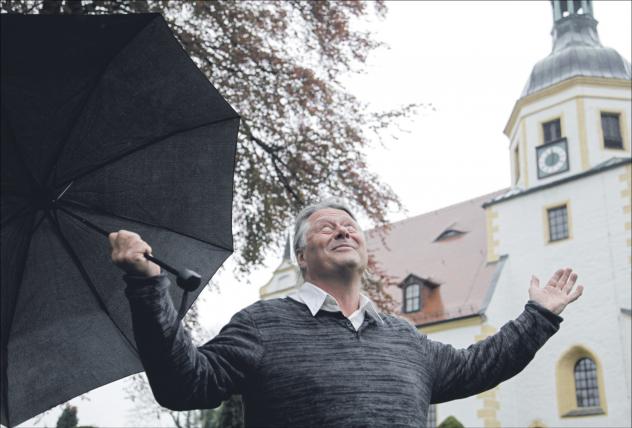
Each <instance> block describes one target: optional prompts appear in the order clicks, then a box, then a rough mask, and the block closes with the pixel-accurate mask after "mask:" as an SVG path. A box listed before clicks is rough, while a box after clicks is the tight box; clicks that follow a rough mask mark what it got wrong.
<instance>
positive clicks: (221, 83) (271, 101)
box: [1, 0, 421, 426]
mask: <svg viewBox="0 0 632 428" xmlns="http://www.w3.org/2000/svg"><path fill="white" fill-rule="evenodd" d="M1 9H2V12H4V13H7V12H8V13H42V14H60V13H70V14H105V13H139V12H158V13H161V14H162V15H163V16H164V17H165V19H166V21H167V22H168V24H169V26H170V27H171V29H172V30H173V32H174V34H175V36H176V38H177V39H178V40H179V42H180V43H181V44H182V46H183V47H184V49H185V50H186V51H187V53H188V54H189V55H190V56H191V58H192V59H193V60H194V61H195V63H196V64H197V65H198V66H199V67H200V69H201V70H202V71H203V72H204V73H205V74H206V76H207V77H208V78H209V80H210V81H211V82H213V84H214V85H215V87H216V88H218V90H219V91H220V92H221V93H222V95H223V96H224V97H225V98H226V99H227V100H228V101H229V103H230V104H231V105H232V106H233V107H234V108H235V110H236V111H237V112H239V113H240V114H241V116H242V121H241V126H240V130H239V140H238V146H237V159H236V165H235V186H234V189H235V194H234V210H233V219H234V230H235V248H237V252H236V257H235V260H236V262H237V266H238V273H240V274H241V275H245V274H247V273H248V272H249V271H250V270H251V269H253V268H254V267H257V266H259V265H261V263H262V262H263V260H264V259H265V256H266V255H267V254H268V252H269V251H270V250H273V249H276V250H279V249H280V248H281V246H282V245H283V242H284V238H285V234H286V232H287V230H288V228H289V227H290V225H291V223H292V221H293V217H294V215H295V214H296V213H297V212H298V211H299V210H300V208H302V206H304V205H305V204H307V203H310V202H313V201H315V200H316V199H319V198H320V197H322V196H323V195H334V196H339V197H343V198H345V199H347V200H349V201H350V202H351V204H352V205H353V206H354V208H355V209H357V210H358V211H359V212H360V213H361V214H362V215H363V216H365V217H367V218H368V219H369V220H370V221H371V222H372V223H373V224H374V225H377V226H384V225H385V224H386V222H387V213H388V212H389V210H390V209H399V208H401V205H400V202H399V200H398V198H397V196H396V195H395V194H394V192H393V191H392V190H391V189H390V188H389V187H388V186H387V185H386V184H384V183H382V182H380V180H379V178H378V177H377V176H376V175H375V174H374V173H372V172H371V171H369V170H368V168H367V165H366V160H365V155H364V149H365V148H367V147H368V146H369V145H370V144H371V143H372V142H373V143H380V142H382V141H383V136H384V132H385V131H387V130H389V128H390V127H391V126H397V125H398V124H399V123H401V120H402V119H406V118H409V117H410V116H411V115H412V114H414V113H415V112H416V111H417V109H418V108H419V107H420V106H421V105H419V104H415V105H407V106H402V107H401V108H399V109H395V110H389V111H371V110H370V109H369V107H368V106H367V105H365V104H364V103H362V102H361V101H360V100H359V99H358V98H357V97H356V96H355V95H353V94H351V93H350V92H349V91H348V90H346V89H345V87H344V85H343V84H342V80H343V78H344V77H345V76H347V75H348V74H349V73H356V72H359V71H361V70H362V67H363V64H364V63H365V61H366V59H367V56H368V55H369V53H370V52H371V51H372V50H374V49H375V48H377V47H379V46H381V43H379V42H378V41H376V40H374V38H373V36H372V34H371V33H369V32H367V31H363V30H359V29H357V28H356V27H357V26H356V25H355V24H356V23H358V22H359V21H361V20H364V19H367V18H370V17H378V18H383V17H384V16H385V14H386V4H385V2H384V1H383V0H377V1H374V2H363V1H359V0H354V1H345V2H340V1H300V0H286V1H275V2H269V1H248V2H234V1H213V2H211V1H195V2H192V1H166V0H135V1H120V0H117V1H114V0H72V1H71V0H31V1H11V0H6V1H3V2H2V4H1ZM370 265H371V267H372V268H373V271H374V275H372V276H367V278H366V280H365V284H364V285H365V289H366V291H367V293H368V294H369V295H370V296H371V297H372V298H373V299H374V300H375V301H376V302H377V303H378V305H380V306H381V308H382V309H383V310H385V311H390V310H391V309H392V307H391V306H392V299H391V298H390V296H389V295H388V294H386V293H384V285H385V284H389V282H390V281H391V279H390V278H388V277H387V276H386V275H385V274H384V273H383V272H381V271H380V269H379V266H377V264H376V263H375V261H374V260H373V259H371V262H370ZM389 302H390V303H389ZM194 324H195V322H189V325H193V326H194ZM137 379H138V377H137ZM132 393H133V394H149V388H148V386H147V384H146V383H144V384H143V383H142V382H136V383H133V384H132ZM156 408H157V406H155V407H153V408H150V407H146V408H145V409H146V410H147V411H152V412H153V411H154V410H155V409H156ZM150 409H151V410H150ZM170 415H171V417H172V418H173V419H174V423H176V424H177V425H178V426H181V425H179V424H181V423H182V424H185V425H186V424H187V423H189V422H191V421H194V420H198V421H199V420H201V419H200V418H202V417H203V415H202V414H201V413H196V414H192V415H188V414H187V416H186V418H184V417H183V416H182V415H177V416H175V415H174V414H173V412H170ZM196 418H197V419H196ZM207 419H208V418H207ZM187 421H189V422H187ZM191 423H192V422H191ZM196 423H197V422H196ZM182 426H184V425H182Z"/></svg>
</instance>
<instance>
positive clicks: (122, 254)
mask: <svg viewBox="0 0 632 428" xmlns="http://www.w3.org/2000/svg"><path fill="white" fill-rule="evenodd" d="M108 240H109V241H110V245H111V246H112V254H111V257H112V261H113V262H114V263H115V264H116V265H117V266H119V267H120V268H121V269H123V270H124V271H126V272H128V273H134V274H137V273H138V274H145V275H147V276H155V275H158V274H160V268H159V267H158V265H156V264H154V263H151V262H149V261H148V260H147V259H146V258H145V254H151V253H152V249H151V247H150V246H149V244H148V243H147V242H145V241H143V240H142V239H141V237H140V235H139V234H137V233H134V232H129V231H127V230H119V231H118V232H113V233H110V234H109V235H108Z"/></svg>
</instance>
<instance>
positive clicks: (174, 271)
mask: <svg viewBox="0 0 632 428" xmlns="http://www.w3.org/2000/svg"><path fill="white" fill-rule="evenodd" d="M144 256H145V258H146V259H147V260H149V261H150V262H154V263H156V264H157V265H158V266H160V267H161V268H163V269H164V270H166V271H167V272H169V273H172V274H174V275H176V276H178V275H179V274H180V272H179V271H178V270H177V269H176V268H174V267H173V266H170V265H168V264H167V263H165V262H163V261H162V260H159V259H157V258H155V257H154V256H150V255H149V254H147V253H145V254H144Z"/></svg>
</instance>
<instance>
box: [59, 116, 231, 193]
mask: <svg viewBox="0 0 632 428" xmlns="http://www.w3.org/2000/svg"><path fill="white" fill-rule="evenodd" d="M235 119H240V116H231V117H227V118H223V119H217V120H213V121H210V122H205V123H202V124H200V125H196V126H193V127H190V128H183V129H178V130H176V131H173V132H170V133H169V134H167V135H162V136H160V137H157V138H154V139H153V140H151V141H148V142H146V143H144V144H141V145H140V146H138V147H135V148H134V149H132V150H130V151H128V152H125V153H121V154H120V155H118V156H115V157H113V158H112V159H109V160H107V161H105V162H102V163H100V164H98V165H96V166H95V167H93V168H92V169H89V170H87V171H83V172H81V173H80V174H78V175H75V176H73V177H69V178H67V179H66V180H65V181H63V182H62V183H60V185H65V184H68V183H69V182H71V181H73V180H78V179H80V178H83V177H85V176H86V175H88V174H92V173H93V172H95V171H98V170H100V169H101V168H103V167H105V166H108V165H110V164H112V163H114V162H117V161H119V160H121V159H123V158H125V157H127V156H129V155H131V154H133V153H136V152H138V151H140V150H143V149H145V148H147V147H149V146H151V145H154V144H156V143H160V142H162V141H164V140H166V139H168V138H171V137H174V136H176V135H179V134H182V133H184V132H189V131H195V130H196V129H200V128H204V127H206V126H211V125H216V124H218V123H222V122H228V121H231V120H235Z"/></svg>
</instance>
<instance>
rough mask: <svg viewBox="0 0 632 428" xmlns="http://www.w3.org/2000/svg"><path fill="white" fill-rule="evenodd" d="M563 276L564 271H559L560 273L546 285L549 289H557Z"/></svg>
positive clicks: (556, 273)
mask: <svg viewBox="0 0 632 428" xmlns="http://www.w3.org/2000/svg"><path fill="white" fill-rule="evenodd" d="M562 275H564V269H558V271H557V272H555V273H554V274H553V276H552V277H551V279H549V282H548V283H547V284H546V285H547V287H557V283H558V282H559V280H560V278H562Z"/></svg>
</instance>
